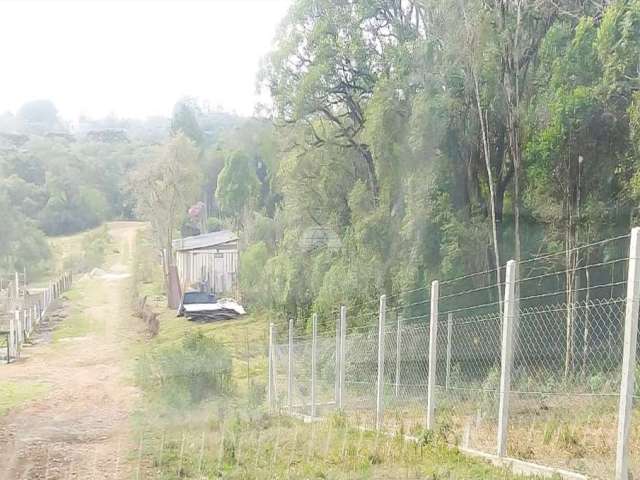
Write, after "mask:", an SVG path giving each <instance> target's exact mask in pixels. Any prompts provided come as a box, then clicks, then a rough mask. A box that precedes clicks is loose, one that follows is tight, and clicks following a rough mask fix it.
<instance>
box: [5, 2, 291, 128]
mask: <svg viewBox="0 0 640 480" xmlns="http://www.w3.org/2000/svg"><path fill="white" fill-rule="evenodd" d="M291 1H292V0H199V1H190V0H189V1H186V0H182V1H169V0H160V1H151V0H135V1H125V0H111V1H98V0H84V1H81V0H75V1H74V0H71V1H56V0H47V1H36V0H22V1H9V0H0V65H1V68H0V72H1V73H0V113H1V112H4V111H7V110H10V111H13V112H15V111H16V110H17V108H19V106H20V105H21V104H22V103H24V102H25V101H27V100H33V99H38V98H49V99H51V100H53V102H54V103H55V104H56V106H57V107H58V110H59V111H60V114H61V116H62V117H64V118H66V119H75V118H76V117H77V116H78V115H80V114H84V115H88V116H90V117H100V116H105V115H108V114H115V115H116V116H118V117H138V118H142V117H146V116H150V115H170V113H171V110H172V108H173V105H174V103H175V102H176V101H177V100H178V99H179V98H180V97H183V96H185V95H190V96H195V97H199V98H201V99H203V100H207V101H209V103H210V104H211V106H214V107H215V106H217V105H220V106H222V107H223V108H224V109H225V110H227V111H236V112H237V113H240V114H245V115H249V114H251V113H253V110H254V105H255V104H256V102H257V101H259V100H260V99H259V98H258V97H257V95H256V74H257V71H258V68H259V61H260V59H261V58H262V57H263V56H264V55H265V54H266V53H268V52H269V50H270V48H271V45H272V40H273V38H274V36H275V32H276V28H277V26H278V24H279V22H280V20H281V19H282V18H283V17H284V15H285V13H286V11H287V8H288V6H289V5H290V4H291Z"/></svg>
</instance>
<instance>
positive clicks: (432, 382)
mask: <svg viewBox="0 0 640 480" xmlns="http://www.w3.org/2000/svg"><path fill="white" fill-rule="evenodd" d="M439 290H440V284H439V283H438V281H437V280H434V281H433V282H431V317H430V321H429V377H428V379H427V429H428V430H433V429H434V428H435V426H436V415H435V414H436V367H437V365H436V362H437V359H438V352H437V348H436V347H437V344H438V296H439Z"/></svg>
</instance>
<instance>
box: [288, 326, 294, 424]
mask: <svg viewBox="0 0 640 480" xmlns="http://www.w3.org/2000/svg"><path fill="white" fill-rule="evenodd" d="M287 360H288V361H287V406H288V407H289V414H290V415H291V414H292V413H293V319H289V358H288V359H287Z"/></svg>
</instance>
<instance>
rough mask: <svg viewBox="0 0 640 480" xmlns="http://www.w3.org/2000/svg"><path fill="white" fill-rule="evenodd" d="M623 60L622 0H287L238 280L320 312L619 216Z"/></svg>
mask: <svg viewBox="0 0 640 480" xmlns="http://www.w3.org/2000/svg"><path fill="white" fill-rule="evenodd" d="M639 72H640V2H639V1H637V0H618V1H614V2H601V3H600V2H581V1H571V0H564V1H561V2H558V1H546V0H517V1H502V0H491V1H487V0H465V1H462V2H444V1H441V0H358V1H355V0H298V1H296V2H295V4H294V5H293V7H292V8H291V10H290V12H289V14H288V16H287V18H286V19H285V20H284V22H283V24H282V26H281V29H280V32H279V35H278V38H277V39H276V44H275V48H274V50H273V52H272V53H271V54H270V55H269V57H268V58H267V59H266V60H265V62H264V65H263V68H262V73H261V82H262V85H263V86H264V87H265V88H266V89H267V90H268V91H269V92H270V94H271V96H272V99H273V112H272V115H273V123H274V125H275V126H274V129H275V130H274V133H273V135H275V138H276V139H277V147H278V148H277V150H269V151H264V152H256V151H255V150H254V151H252V153H250V154H249V158H259V159H260V161H261V162H262V161H263V162H264V163H265V164H267V165H268V174H267V175H266V178H267V179H268V185H269V189H270V191H272V192H275V193H272V194H271V195H270V197H269V198H270V199H275V202H276V208H273V206H272V205H267V204H265V203H263V202H262V199H261V197H259V196H258V195H257V194H255V192H256V191H257V190H256V189H255V188H253V187H251V185H254V184H255V178H254V177H255V175H257V171H255V172H252V173H251V175H249V174H247V173H243V174H242V176H243V177H244V178H245V181H244V182H241V179H237V180H236V183H238V184H239V183H243V187H242V188H244V193H243V194H242V195H243V196H244V195H249V194H250V193H251V192H254V194H253V196H251V199H252V200H251V201H245V202H244V204H242V205H241V203H242V202H237V201H234V202H233V205H235V207H234V210H235V214H236V215H240V216H242V220H240V221H239V224H241V225H243V227H244V231H245V236H244V238H245V239H246V244H247V248H246V251H245V252H244V255H243V258H242V267H241V275H242V281H243V284H244V289H245V292H246V293H247V295H248V297H249V298H250V299H251V300H252V301H258V302H263V303H265V304H267V305H270V306H273V307H276V308H278V309H281V310H283V311H285V312H287V314H288V315H295V314H296V313H300V312H301V313H303V314H304V313H306V312H308V311H309V310H310V309H311V308H314V309H315V310H316V311H320V312H328V311H329V310H330V309H333V308H334V307H335V306H336V305H337V304H338V303H340V302H345V303H347V304H349V305H355V306H357V305H359V304H364V302H367V301H370V300H371V299H372V298H374V295H376V294H379V293H383V292H385V293H388V294H392V293H396V292H399V291H404V290H407V289H412V288H415V287H416V286H422V285H427V284H428V282H429V281H430V280H432V279H435V278H440V279H443V278H451V277H454V276H457V275H462V274H465V273H468V272H474V271H482V270H486V269H491V268H495V266H496V265H501V264H503V263H504V261H505V260H506V259H508V258H516V259H517V258H525V257H529V256H531V255H533V254H540V253H544V252H558V251H564V250H566V251H568V252H574V251H573V250H572V248H573V247H575V246H578V245H582V244H584V243H587V242H589V241H592V240H594V239H601V238H607V237H609V236H613V235H615V234H618V233H625V232H627V231H628V229H629V228H630V226H631V225H632V224H634V222H635V219H636V217H637V209H636V205H637V202H638V194H639V193H640V192H639V190H638V185H640V183H639V180H638V178H640V177H639V175H638V172H639V169H638V160H640V157H639V156H638V155H639V153H640V150H639V147H640V142H639V141H638V139H639V138H640V130H639V128H640V121H639V118H640V113H639V112H640V73H639ZM260 155H266V157H265V158H264V159H263V158H262V157H260ZM256 156H257V157H256ZM228 161H229V162H230V163H231V162H234V163H235V162H238V160H237V156H232V157H229V160H228ZM243 168H244V166H243ZM234 191H235V193H236V194H239V192H240V190H237V189H236V190H234ZM225 192H226V190H224V189H221V188H220V187H218V193H219V194H223V195H226V193H225ZM241 206H244V207H247V206H249V207H250V208H249V209H248V210H247V209H245V210H243V211H240V210H241V208H240V207H241ZM318 232H320V235H318ZM600 254H601V255H603V254H604V253H602V252H600ZM558 258H559V261H561V262H566V263H568V265H563V266H566V267H569V268H571V267H575V265H576V264H577V262H578V261H579V260H578V259H577V258H576V254H575V253H570V254H569V255H568V256H567V258H565V257H562V256H560V257H558ZM498 273H499V271H498ZM494 281H496V282H498V283H499V282H500V278H499V275H498V278H494ZM567 300H568V301H573V299H567Z"/></svg>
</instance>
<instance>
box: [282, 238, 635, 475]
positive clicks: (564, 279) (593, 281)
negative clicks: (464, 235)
mask: <svg viewBox="0 0 640 480" xmlns="http://www.w3.org/2000/svg"><path fill="white" fill-rule="evenodd" d="M635 235H636V236H637V237H638V239H636V241H640V230H638V231H636V233H635ZM630 248H631V249H633V246H631V247H630V235H623V236H620V237H616V238H612V239H608V240H605V241H602V242H595V243H591V244H587V245H583V246H579V247H575V248H573V249H568V250H564V251H562V252H559V253H551V254H543V255H539V256H537V257H535V258H531V259H527V260H523V261H520V262H517V263H516V262H509V264H508V265H509V266H508V267H507V266H505V267H501V268H500V269H499V270H496V269H494V270H489V271H485V272H480V273H477V274H470V275H466V276H462V277H458V278H454V279H451V280H447V281H443V282H440V284H439V288H435V290H433V291H430V290H429V289H428V288H422V289H415V290H411V291H409V292H401V293H400V294H397V295H395V296H394V297H389V298H387V297H385V296H383V298H381V300H380V305H382V307H381V308H380V311H379V312H377V313H376V312H365V313H362V312H358V313H357V314H355V315H350V314H347V315H346V316H345V317H344V318H342V319H341V320H340V319H338V320H333V319H325V320H326V321H325V324H328V325H330V328H329V329H328V330H327V331H326V332H324V333H323V334H320V335H318V334H316V335H313V334H311V335H309V334H305V335H302V336H297V337H295V338H293V342H292V348H291V352H292V353H291V356H289V354H288V350H287V349H284V348H283V345H276V346H274V347H273V348H274V351H277V352H280V353H279V355H280V356H281V357H282V356H285V355H286V356H287V358H286V359H281V361H279V362H277V369H280V371H279V372H278V373H276V374H274V375H276V378H279V379H282V378H283V376H284V377H287V378H289V377H291V379H292V381H293V383H294V384H295V386H296V388H295V389H294V391H293V392H292V394H291V397H292V398H291V400H288V401H292V402H293V404H294V406H295V408H294V411H295V412H297V413H302V414H305V415H312V416H323V415H327V414H331V413H332V412H334V411H339V412H341V414H342V415H344V416H345V418H346V419H347V420H348V421H350V422H353V423H356V424H358V425H359V426H362V427H364V428H369V429H382V430H385V431H387V432H393V433H404V434H411V435H415V436H419V435H422V434H424V432H425V431H426V430H427V426H430V428H431V430H433V432H434V433H435V434H436V435H437V436H438V438H441V439H444V440H446V441H447V442H449V443H451V444H456V445H459V446H460V447H463V448H466V449H473V450H477V451H481V452H485V453H488V454H494V455H498V456H504V457H509V458H516V459H520V460H525V461H529V462H533V463H536V464H542V465H545V466H550V467H557V468H559V469H564V470H571V471H576V472H580V473H584V474H588V475H589V476H591V477H594V478H613V477H614V476H615V474H616V470H618V471H620V469H623V470H625V471H628V472H629V473H630V474H633V475H634V478H636V477H637V478H640V460H639V459H640V385H639V384H638V383H640V378H638V377H640V352H630V351H628V350H629V348H630V343H629V342H628V335H629V332H637V323H638V317H637V315H638V304H639V303H640V290H639V289H638V288H635V287H634V285H633V284H630V285H627V278H628V277H629V276H633V275H636V276H637V277H638V279H637V280H634V284H636V283H637V284H640V274H635V273H634V271H635V270H632V269H630V254H629V252H630ZM633 260H634V261H635V259H633ZM509 272H510V273H509ZM629 278H631V277H629ZM636 287H637V285H636ZM346 311H347V312H349V309H348V308H347V309H346ZM630 315H631V316H630ZM363 318H364V319H366V320H367V321H365V322H362V319H363ZM331 321H336V322H337V324H336V325H335V327H336V328H335V329H334V328H333V327H332V326H331V325H333V324H332V323H331ZM342 323H344V324H345V325H342ZM351 323H352V324H354V325H355V326H353V327H349V325H350V324H351ZM507 326H508V328H507ZM631 327H633V328H631ZM625 335H627V338H625ZM635 335H636V337H637V336H638V335H639V334H638V333H635ZM636 340H637V339H636ZM430 344H432V345H434V349H435V351H434V350H432V349H430ZM625 344H626V345H627V348H625ZM314 345H315V347H314ZM635 350H640V342H638V343H637V346H636V348H635ZM625 358H626V360H627V361H628V362H629V367H628V368H626V369H625ZM289 362H290V364H291V366H292V368H291V370H292V373H291V375H288V373H287V372H288V371H284V370H282V368H283V366H284V365H289ZM283 371H284V373H283ZM629 372H631V373H630V375H631V378H633V377H634V375H635V377H636V378H638V381H639V382H636V384H635V385H632V384H633V382H631V388H632V389H631V390H629V388H630V383H629V381H628V377H629ZM625 378H626V379H627V380H625ZM280 381H281V382H283V381H284V382H285V383H286V382H288V381H289V380H288V379H287V380H280ZM430 387H431V388H430ZM311 392H314V393H313V394H312V393H311ZM621 392H622V393H623V394H624V395H623V396H622V397H621ZM627 394H628V395H629V398H631V400H632V403H631V404H632V408H631V409H630V413H629V414H628V415H627V414H626V411H625V408H626V407H621V405H623V404H624V402H621V399H622V400H624V398H626V395H627ZM285 403H286V402H285ZM429 405H432V406H433V405H435V409H434V413H433V417H434V419H435V421H434V422H433V423H430V424H429V425H427V423H428V418H429V411H430V410H429V408H428V407H429ZM625 422H626V423H625ZM623 425H627V430H628V432H629V433H628V436H624V435H623V437H620V433H619V429H620V428H622V427H621V426H623ZM430 435H433V434H430ZM621 452H624V453H625V455H626V457H625V456H623V457H621V456H620V453H621ZM621 458H623V459H622V460H621ZM625 459H626V460H625ZM620 478H625V477H620Z"/></svg>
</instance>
